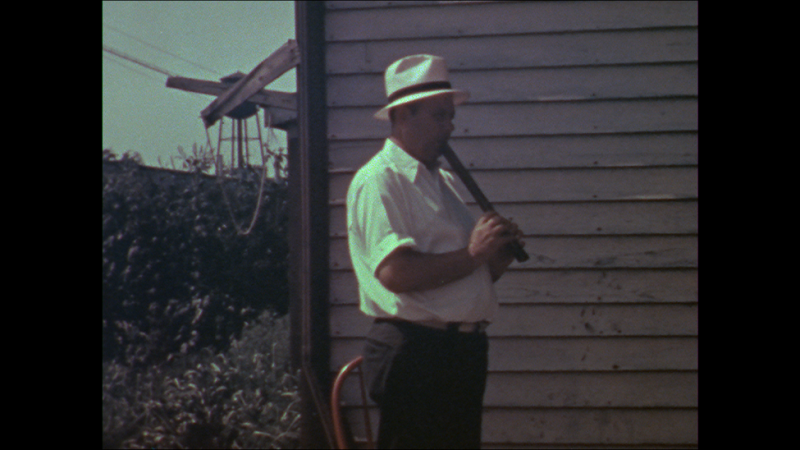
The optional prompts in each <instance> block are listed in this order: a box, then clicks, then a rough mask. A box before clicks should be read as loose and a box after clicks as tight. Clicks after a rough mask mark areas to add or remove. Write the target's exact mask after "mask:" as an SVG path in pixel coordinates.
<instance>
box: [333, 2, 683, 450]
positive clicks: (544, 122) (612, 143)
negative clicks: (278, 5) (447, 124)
mask: <svg viewBox="0 0 800 450" xmlns="http://www.w3.org/2000/svg"><path fill="white" fill-rule="evenodd" d="M326 5H327V13H326V29H325V36H326V72H327V73H328V78H327V86H326V90H327V105H328V119H327V120H328V122H327V125H328V148H329V161H328V164H329V186H328V188H329V222H330V233H329V235H330V241H329V245H330V247H329V248H330V261H329V264H330V269H331V279H330V289H331V291H330V304H331V310H330V333H331V339H332V359H331V370H332V371H336V370H338V368H339V367H341V366H342V365H343V364H344V363H346V362H347V361H348V360H350V359H351V358H352V357H354V356H356V355H358V354H359V353H360V351H361V348H362V346H363V336H364V334H365V333H366V331H367V329H368V327H369V325H370V321H369V319H368V318H366V317H365V316H364V315H363V314H361V313H360V311H359V309H358V286H357V282H356V280H355V276H354V274H353V272H352V270H351V263H350V258H349V254H348V251H347V230H346V219H345V217H346V216H345V214H346V211H345V196H346V192H347V187H348V185H349V183H350V180H351V179H352V177H353V175H354V174H355V171H356V170H357V169H358V168H359V167H360V166H361V165H362V164H364V163H365V162H366V161H367V160H369V158H370V157H372V155H374V154H375V152H377V151H378V150H379V149H380V147H381V146H382V144H383V139H385V138H386V137H387V136H388V134H389V131H390V130H389V125H388V124H387V123H384V122H380V121H377V120H374V119H373V118H372V114H373V113H374V112H375V111H376V110H377V109H379V108H380V107H382V106H383V105H384V104H385V92H384V86H383V71H384V69H385V68H386V66H388V65H389V64H390V63H391V62H393V61H394V60H396V59H398V58H400V57H402V56H406V55H409V54H415V53H431V54H436V55H440V56H443V57H444V58H445V59H446V60H447V62H448V66H449V68H450V70H451V80H452V83H453V84H454V86H457V87H459V88H463V89H466V90H469V91H470V93H471V96H470V99H469V100H468V102H467V103H465V104H464V105H461V106H459V107H458V108H456V118H455V121H454V125H455V127H456V130H455V131H454V133H453V135H452V139H451V145H452V147H453V149H454V150H455V151H456V153H458V155H459V157H460V159H461V160H462V161H463V162H464V164H465V166H467V168H469V169H470V171H471V172H472V174H473V176H474V177H475V179H476V181H477V182H478V184H479V185H480V186H481V188H482V189H483V190H484V191H485V193H486V195H487V197H488V198H489V199H490V200H492V202H493V203H494V204H495V206H496V208H497V209H498V211H499V212H500V213H501V214H503V215H505V216H507V217H513V218H514V220H515V221H516V222H517V223H519V225H520V228H521V229H522V230H523V231H524V232H525V241H526V250H527V251H528V253H529V254H530V255H531V258H530V260H528V261H527V262H525V263H523V264H519V263H514V264H512V266H511V268H510V270H509V271H508V272H507V273H506V274H505V275H504V277H503V278H502V279H501V280H500V281H498V282H497V284H496V290H497V293H498V296H499V300H500V304H501V307H500V311H499V313H498V316H497V318H496V321H495V323H494V324H493V325H492V326H491V327H489V329H488V334H489V336H490V354H489V358H490V373H489V378H488V385H487V391H486V395H485V410H484V411H485V412H484V424H483V440H484V444H483V445H484V448H572V447H576V446H580V447H581V448H613V447H626V448H663V447H670V448H691V447H696V446H697V439H698V438H697V404H698V382H697V370H698V322H697V316H698V281H697V266H698V212H697V201H698V189H699V188H698V144H697V132H698V116H697V111H698V103H697V102H698V87H697V53H698V50H697V39H698V33H697V31H698V23H697V2H672V1H663V2H430V1H428V2H391V1H389V2H386V1H384V2H326ZM465 198H470V199H471V197H470V196H469V195H468V194H465ZM470 207H471V208H472V209H473V210H474V212H475V213H476V214H479V209H478V207H477V206H476V205H475V204H472V203H471V204H470ZM344 398H345V401H346V402H348V403H353V402H356V399H357V398H358V393H357V388H356V385H355V384H354V381H353V380H349V381H348V382H347V383H346V384H345V387H344ZM346 411H347V412H348V418H349V419H350V420H351V421H352V422H353V426H354V427H355V430H356V433H357V434H360V433H361V430H363V423H362V419H361V417H360V416H359V414H355V411H353V410H352V409H351V408H346ZM372 413H373V419H372V420H373V427H374V426H375V424H376V423H377V421H378V417H377V411H376V410H374V405H373V410H372Z"/></svg>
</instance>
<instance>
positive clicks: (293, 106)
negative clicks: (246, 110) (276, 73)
mask: <svg viewBox="0 0 800 450" xmlns="http://www.w3.org/2000/svg"><path fill="white" fill-rule="evenodd" d="M167 87H170V88H173V89H180V90H182V91H188V92H196V93H198V94H207V95H213V96H215V97H219V96H221V95H222V94H224V93H225V91H226V90H228V89H230V88H231V86H230V85H226V84H225V83H221V82H218V81H208V80H198V79H196V78H186V77H178V76H171V77H168V78H167ZM247 101H248V102H251V103H255V104H257V105H259V106H263V107H265V108H270V107H272V108H283V109H290V110H295V111H296V110H297V96H296V95H295V94H293V93H288V92H280V91H270V90H267V89H261V90H259V91H257V92H256V93H255V94H253V95H252V96H250V98H248V99H247Z"/></svg>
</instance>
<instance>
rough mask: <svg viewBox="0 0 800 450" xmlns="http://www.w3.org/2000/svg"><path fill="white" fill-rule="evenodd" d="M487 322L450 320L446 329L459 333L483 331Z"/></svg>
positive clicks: (487, 324)
mask: <svg viewBox="0 0 800 450" xmlns="http://www.w3.org/2000/svg"><path fill="white" fill-rule="evenodd" d="M488 326H489V322H486V321H480V322H450V323H448V324H447V331H458V332H460V333H483V332H484V331H486V327H488Z"/></svg>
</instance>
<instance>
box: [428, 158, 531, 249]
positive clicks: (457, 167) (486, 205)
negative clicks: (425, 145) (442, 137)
mask: <svg viewBox="0 0 800 450" xmlns="http://www.w3.org/2000/svg"><path fill="white" fill-rule="evenodd" d="M442 155H443V156H444V157H445V159H447V162H449V163H450V167H452V168H453V171H455V173H456V175H458V177H459V178H460V179H461V181H462V182H463V183H464V185H465V186H466V187H467V190H469V192H470V194H472V197H474V198H475V201H476V202H478V206H480V207H481V210H483V212H489V211H494V206H492V204H491V203H490V202H489V199H487V198H486V196H485V195H483V191H481V188H479V187H478V184H477V183H475V180H474V179H473V178H472V175H470V174H469V172H468V171H467V169H466V168H465V167H464V165H463V164H461V161H460V160H459V159H458V156H456V154H455V152H454V151H453V149H452V148H450V145H449V144H445V145H444V148H443V149H442ZM510 245H511V251H512V252H513V253H514V258H515V259H516V260H517V261H519V262H524V261H527V260H528V258H529V256H528V253H527V252H525V250H524V249H523V248H522V246H521V245H519V242H517V241H513V242H511V244H510Z"/></svg>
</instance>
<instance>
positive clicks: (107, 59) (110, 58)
mask: <svg viewBox="0 0 800 450" xmlns="http://www.w3.org/2000/svg"><path fill="white" fill-rule="evenodd" d="M103 59H105V60H106V61H109V62H112V63H114V64H116V65H118V66H121V67H124V68H125V69H127V70H130V71H131V72H133V73H136V74H139V75H141V76H143V77H145V78H149V79H151V80H157V79H158V78H156V77H154V76H153V75H151V74H149V73H146V72H142V71H140V70H136V69H134V68H132V67H130V66H128V65H127V64H123V63H122V62H120V61H118V60H116V59H114V58H112V57H110V56H106V55H103Z"/></svg>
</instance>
